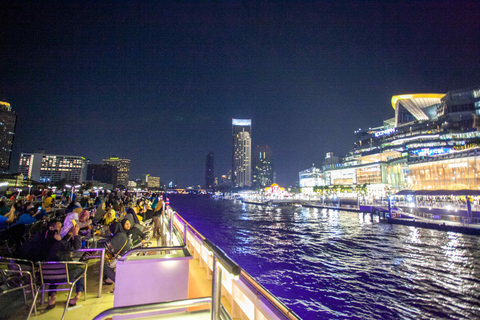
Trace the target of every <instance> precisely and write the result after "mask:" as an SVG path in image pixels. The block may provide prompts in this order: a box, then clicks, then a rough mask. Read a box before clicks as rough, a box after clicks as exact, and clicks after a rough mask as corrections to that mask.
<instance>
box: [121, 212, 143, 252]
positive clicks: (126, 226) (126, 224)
mask: <svg viewBox="0 0 480 320" xmlns="http://www.w3.org/2000/svg"><path fill="white" fill-rule="evenodd" d="M122 227H123V230H125V232H126V233H127V236H129V237H130V236H131V239H132V245H133V246H136V245H137V244H140V243H142V244H143V243H145V238H146V235H145V234H144V233H143V232H142V231H140V230H139V229H138V228H136V227H134V226H133V225H132V223H131V222H130V220H129V219H127V218H125V219H123V220H122Z"/></svg>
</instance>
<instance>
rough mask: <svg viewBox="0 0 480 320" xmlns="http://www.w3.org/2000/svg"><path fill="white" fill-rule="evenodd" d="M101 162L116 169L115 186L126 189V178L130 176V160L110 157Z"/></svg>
mask: <svg viewBox="0 0 480 320" xmlns="http://www.w3.org/2000/svg"><path fill="white" fill-rule="evenodd" d="M102 162H103V163H105V164H110V165H112V166H115V167H117V168H118V173H117V183H116V185H117V186H118V185H122V186H124V187H125V188H126V187H127V186H128V177H129V175H130V160H129V159H122V158H117V157H110V158H108V159H103V161H102Z"/></svg>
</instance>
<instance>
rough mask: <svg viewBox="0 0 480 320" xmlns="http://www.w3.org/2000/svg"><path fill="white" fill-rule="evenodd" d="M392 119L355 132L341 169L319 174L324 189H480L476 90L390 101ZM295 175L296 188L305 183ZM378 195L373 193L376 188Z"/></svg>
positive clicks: (479, 109)
mask: <svg viewBox="0 0 480 320" xmlns="http://www.w3.org/2000/svg"><path fill="white" fill-rule="evenodd" d="M392 107H393V109H394V111H395V117H394V118H392V119H388V120H385V121H384V124H383V126H380V127H377V128H369V129H366V130H362V129H359V130H357V131H355V137H356V141H355V146H354V148H353V150H352V151H351V152H350V153H349V154H348V155H346V156H345V157H344V158H343V159H342V160H343V161H341V162H340V163H338V164H336V165H335V166H333V167H332V166H328V167H323V168H322V173H323V175H324V178H323V182H322V183H323V184H324V185H327V186H331V185H339V184H341V185H348V186H356V185H369V186H376V187H382V186H383V187H384V189H385V190H389V191H391V192H393V191H396V190H402V189H408V190H435V189H451V190H460V189H476V190H479V189H480V176H479V175H478V172H479V171H478V170H480V167H478V166H477V161H478V160H480V158H478V156H479V155H480V86H475V87H470V88H465V89H460V90H452V91H449V92H448V93H447V94H432V93H430V94H409V95H400V96H394V97H392ZM302 173H303V171H302V172H301V173H300V180H301V182H300V184H301V185H302V179H304V182H303V185H306V184H308V183H309V181H310V180H305V179H307V177H306V176H305V174H302ZM377 189H378V188H377Z"/></svg>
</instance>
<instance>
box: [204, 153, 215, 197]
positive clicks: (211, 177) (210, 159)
mask: <svg viewBox="0 0 480 320" xmlns="http://www.w3.org/2000/svg"><path fill="white" fill-rule="evenodd" d="M214 166H215V158H214V155H213V151H212V152H210V153H209V154H208V155H207V158H206V160H205V186H204V187H205V189H214V188H215V173H214Z"/></svg>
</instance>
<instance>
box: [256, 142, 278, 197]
mask: <svg viewBox="0 0 480 320" xmlns="http://www.w3.org/2000/svg"><path fill="white" fill-rule="evenodd" d="M252 158H253V170H252V186H254V187H256V188H264V187H266V186H269V185H271V184H273V183H274V182H275V181H273V152H272V148H270V147H268V146H265V147H260V146H257V147H256V148H255V150H254V152H253V157H252Z"/></svg>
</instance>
